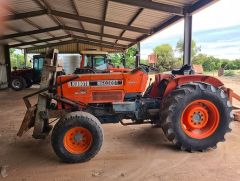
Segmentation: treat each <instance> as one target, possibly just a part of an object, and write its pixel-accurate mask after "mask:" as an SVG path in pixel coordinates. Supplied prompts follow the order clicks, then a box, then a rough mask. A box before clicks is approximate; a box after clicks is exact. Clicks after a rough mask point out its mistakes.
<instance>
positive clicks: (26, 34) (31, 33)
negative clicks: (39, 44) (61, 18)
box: [0, 26, 61, 40]
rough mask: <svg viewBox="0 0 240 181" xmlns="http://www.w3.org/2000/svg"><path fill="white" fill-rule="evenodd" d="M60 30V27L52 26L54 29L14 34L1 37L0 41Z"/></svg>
mask: <svg viewBox="0 0 240 181" xmlns="http://www.w3.org/2000/svg"><path fill="white" fill-rule="evenodd" d="M60 29H61V26H54V27H50V28H45V29H39V30H32V31H25V32H20V33H14V34H9V35H4V36H1V37H0V40H4V39H9V38H16V37H20V36H29V35H34V34H38V33H46V32H49V31H56V30H60Z"/></svg>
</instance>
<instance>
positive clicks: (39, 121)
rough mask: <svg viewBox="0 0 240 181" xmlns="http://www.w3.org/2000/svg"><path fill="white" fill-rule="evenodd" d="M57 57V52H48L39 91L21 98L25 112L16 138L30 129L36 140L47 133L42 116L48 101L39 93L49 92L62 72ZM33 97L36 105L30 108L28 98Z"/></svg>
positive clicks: (46, 120)
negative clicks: (35, 96)
mask: <svg viewBox="0 0 240 181" xmlns="http://www.w3.org/2000/svg"><path fill="white" fill-rule="evenodd" d="M57 55H58V50H56V49H51V50H48V52H47V53H46V58H45V61H44V65H43V70H42V76H41V83H40V91H37V92H35V93H33V94H30V95H28V96H26V97H24V98H23V99H24V102H25V104H26V107H27V111H26V114H25V116H24V119H23V122H22V124H21V127H20V129H19V131H18V134H17V135H18V136H22V135H23V133H24V132H26V131H27V130H28V129H30V128H31V127H34V130H33V137H34V138H37V139H41V138H45V136H46V135H47V133H48V132H49V131H50V130H49V129H48V127H47V125H48V124H46V122H48V119H47V118H46V117H45V118H44V116H42V115H43V113H45V112H47V103H48V99H47V97H46V96H43V95H42V94H41V93H42V92H44V91H47V90H49V86H52V85H55V83H56V76H57V71H61V70H62V69H61V67H58V59H57ZM50 84H51V85H50ZM34 95H38V101H37V104H36V105H34V106H32V105H31V104H30V102H29V100H28V98H29V97H32V96H34Z"/></svg>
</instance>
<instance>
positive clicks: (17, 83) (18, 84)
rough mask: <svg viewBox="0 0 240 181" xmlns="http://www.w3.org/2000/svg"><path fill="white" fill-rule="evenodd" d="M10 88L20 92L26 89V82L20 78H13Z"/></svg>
mask: <svg viewBox="0 0 240 181" xmlns="http://www.w3.org/2000/svg"><path fill="white" fill-rule="evenodd" d="M11 87H12V89H13V90H16V91H20V90H22V89H24V88H25V87H26V81H25V79H24V78H22V77H13V78H12V80H11Z"/></svg>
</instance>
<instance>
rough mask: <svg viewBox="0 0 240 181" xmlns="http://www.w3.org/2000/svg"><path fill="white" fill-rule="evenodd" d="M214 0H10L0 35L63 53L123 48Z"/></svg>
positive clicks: (12, 42)
mask: <svg viewBox="0 0 240 181" xmlns="http://www.w3.org/2000/svg"><path fill="white" fill-rule="evenodd" d="M216 1H218V0H171V1H170V0H153V1H151V0H21V1H19V0H12V1H11V3H10V4H9V7H8V15H7V16H6V18H7V26H8V30H7V31H6V32H5V34H4V35H3V36H2V37H0V40H1V41H4V42H5V43H8V44H9V45H10V47H16V48H25V49H27V52H32V53H33V52H41V51H43V50H44V49H45V48H46V47H56V46H57V47H58V48H60V52H63V53H74V52H75V53H76V52H79V51H80V50H83V49H84V48H86V47H89V48H93V47H94V48H97V49H101V50H105V51H123V50H125V49H127V48H128V47H130V46H132V45H134V44H136V43H137V42H139V41H141V40H143V39H145V38H147V37H149V36H151V35H153V34H154V33H156V32H158V31H160V30H162V29H164V28H166V27H168V26H169V25H171V24H173V23H175V22H177V21H179V20H180V19H182V18H183V17H184V15H185V14H186V13H190V14H191V13H194V12H196V11H197V10H199V9H201V8H204V7H206V6H208V5H210V4H211V3H214V2H216Z"/></svg>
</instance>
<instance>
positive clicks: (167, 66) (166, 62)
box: [153, 44, 177, 72]
mask: <svg viewBox="0 0 240 181" xmlns="http://www.w3.org/2000/svg"><path fill="white" fill-rule="evenodd" d="M153 51H154V54H155V55H157V57H158V59H157V67H158V68H159V70H160V71H161V72H163V71H169V70H172V69H173V68H174V66H175V63H176V62H177V61H176V59H175V58H174V52H173V48H172V46H171V45H169V44H163V45H159V46H157V47H155V48H154V50H153Z"/></svg>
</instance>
